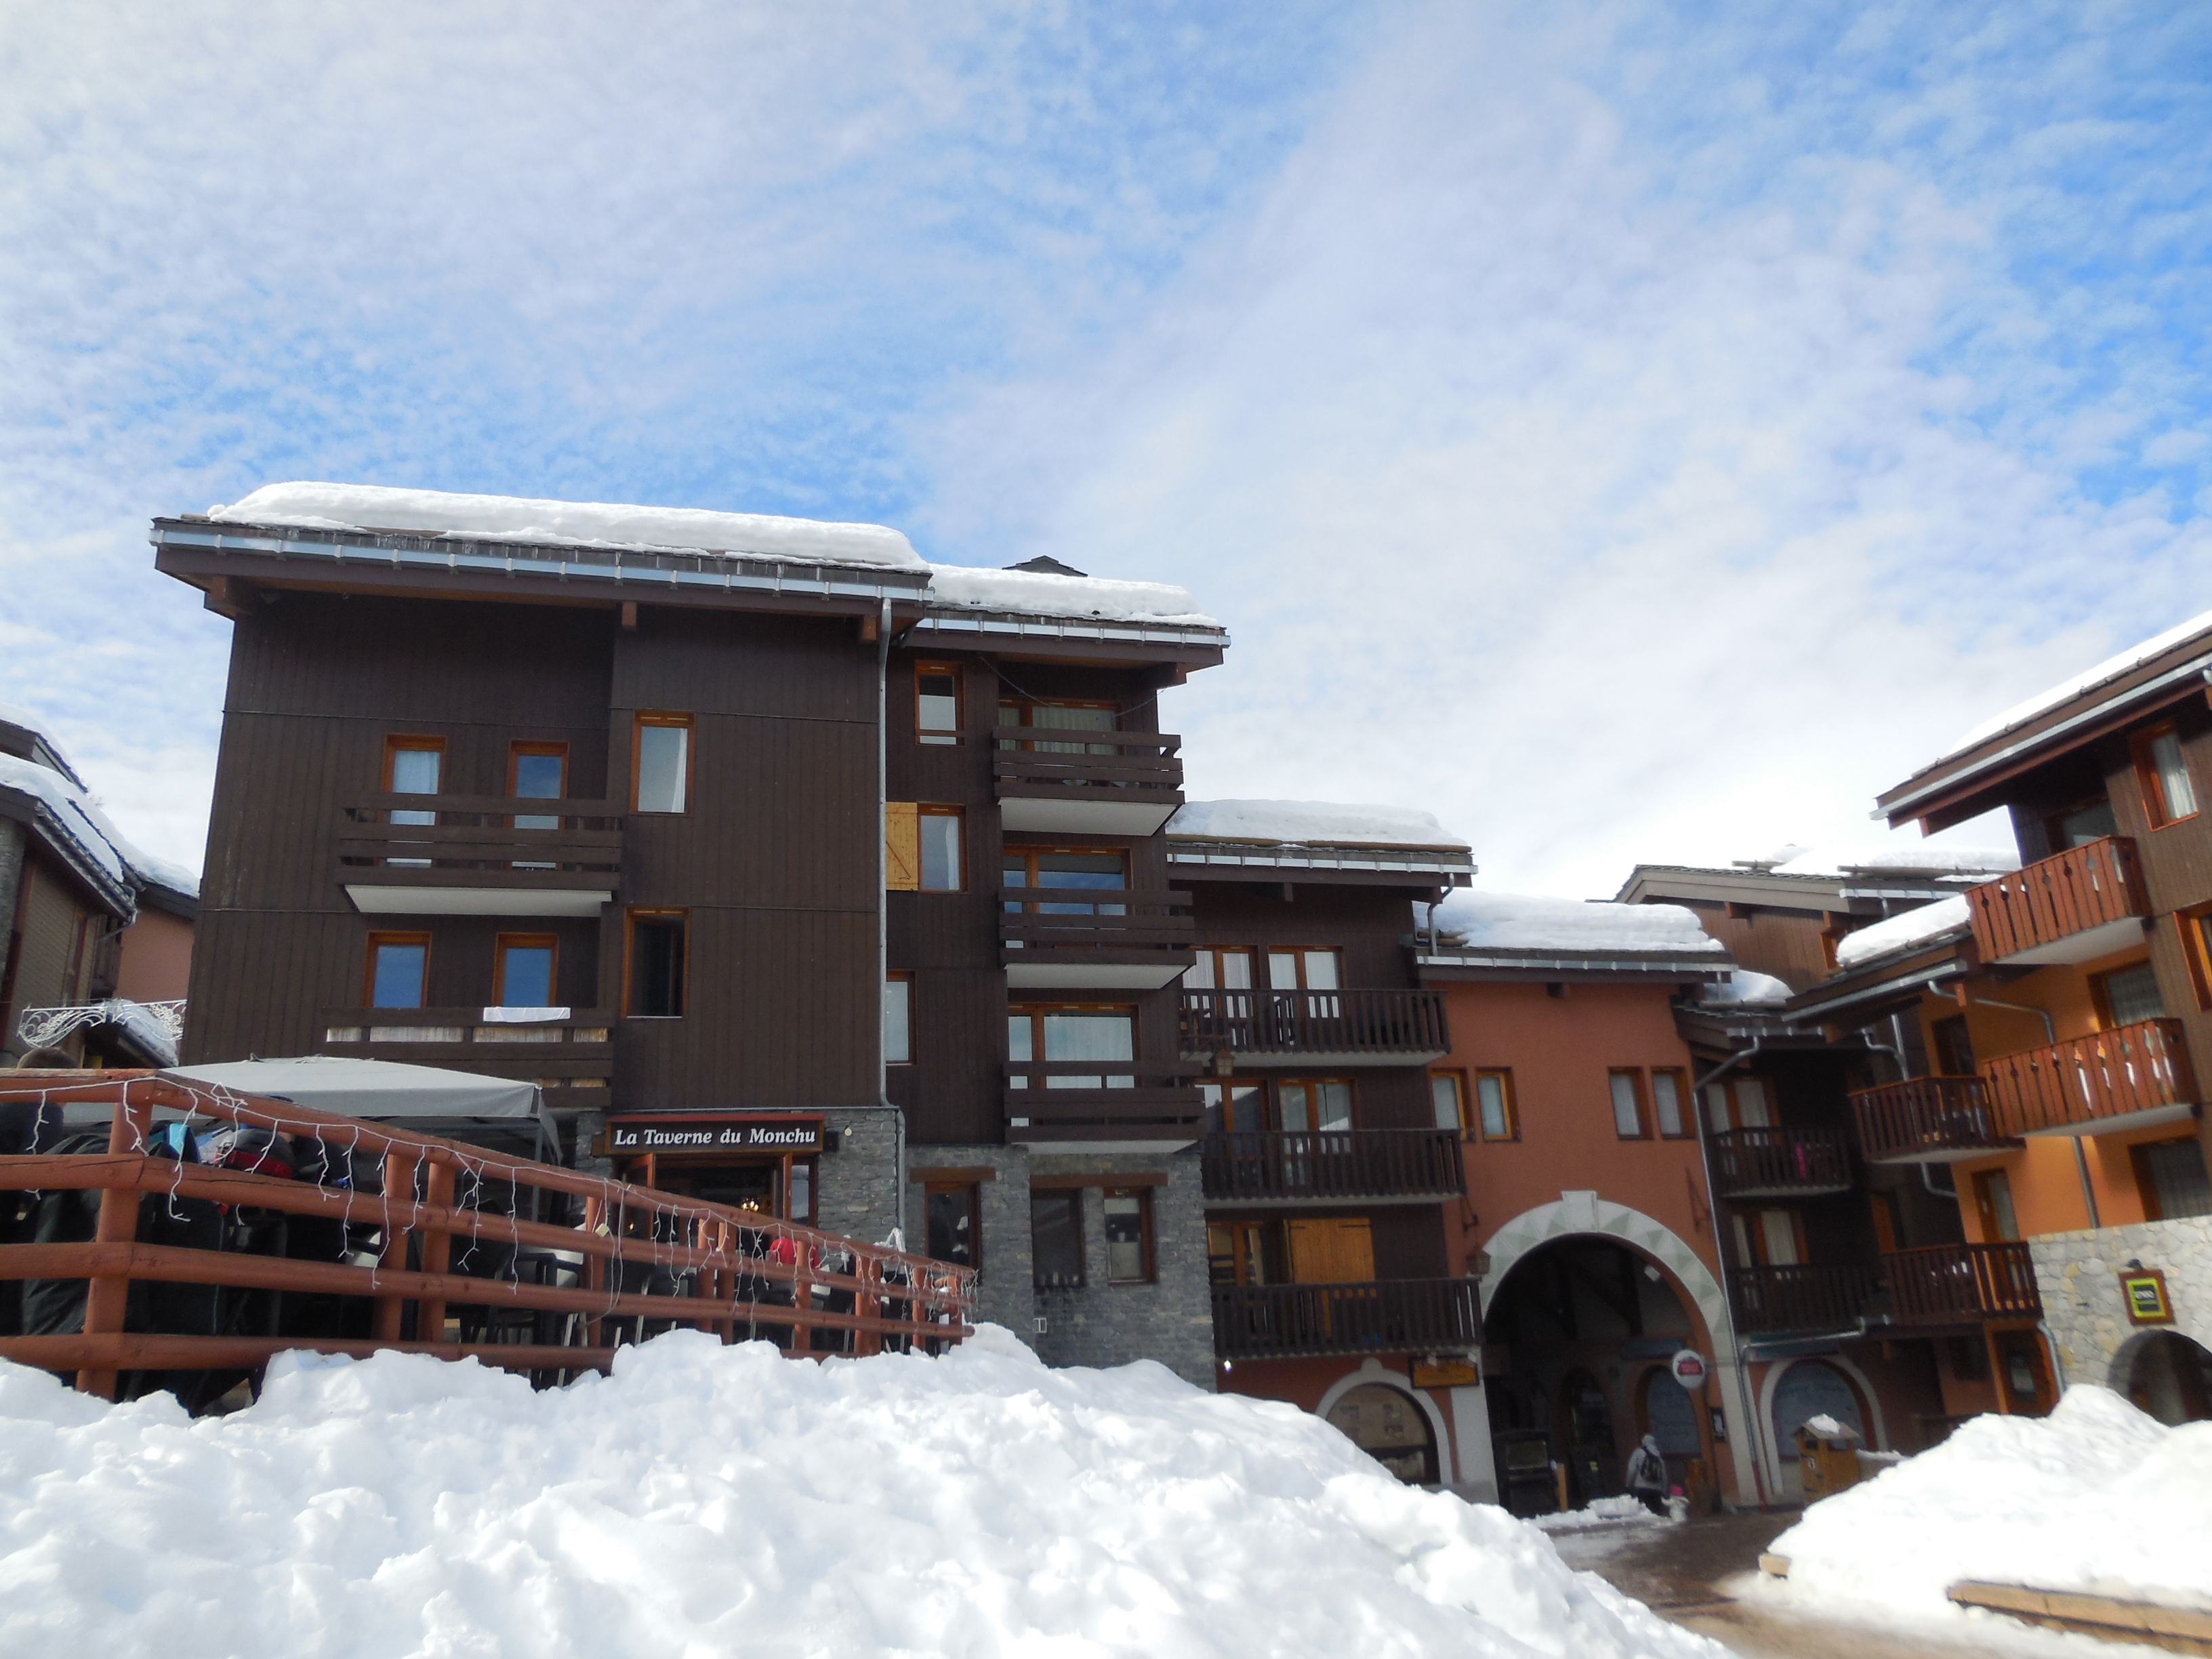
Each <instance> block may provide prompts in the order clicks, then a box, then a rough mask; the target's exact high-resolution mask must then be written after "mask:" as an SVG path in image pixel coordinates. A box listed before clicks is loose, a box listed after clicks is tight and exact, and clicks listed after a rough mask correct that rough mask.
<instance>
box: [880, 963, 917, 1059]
mask: <svg viewBox="0 0 2212 1659" xmlns="http://www.w3.org/2000/svg"><path fill="white" fill-rule="evenodd" d="M894 985H903V986H905V987H906V1058H905V1059H904V1060H893V1059H892V1058H891V1057H890V1055H889V1054H885V1055H884V1065H886V1066H911V1065H913V1064H914V1063H915V1061H914V970H913V969H910V968H892V969H887V970H885V972H884V990H885V991H886V992H888V991H889V990H890V987H892V986H894Z"/></svg>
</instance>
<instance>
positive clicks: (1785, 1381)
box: [1773, 1359, 1875, 1503]
mask: <svg viewBox="0 0 2212 1659" xmlns="http://www.w3.org/2000/svg"><path fill="white" fill-rule="evenodd" d="M1773 1415H1774V1455H1775V1457H1776V1458H1777V1459H1778V1461H1779V1462H1780V1463H1781V1466H1782V1491H1781V1492H1780V1493H1779V1494H1778V1495H1779V1496H1781V1497H1783V1498H1787V1499H1789V1500H1790V1502H1792V1503H1802V1502H1803V1501H1804V1497H1805V1482H1804V1472H1803V1470H1802V1469H1801V1468H1799V1467H1798V1458H1797V1431H1798V1430H1799V1429H1800V1428H1802V1427H1803V1426H1804V1425H1806V1424H1807V1423H1809V1422H1810V1421H1812V1419H1814V1418H1816V1417H1826V1418H1831V1419H1833V1420H1834V1421H1836V1422H1838V1423H1840V1424H1841V1425H1843V1426H1844V1427H1845V1428H1847V1429H1849V1430H1850V1431H1851V1432H1852V1433H1853V1434H1856V1435H1857V1436H1858V1437H1859V1443H1860V1444H1861V1445H1863V1446H1872V1445H1873V1444H1874V1443H1875V1440H1874V1437H1873V1435H1871V1434H1870V1433H1869V1432H1868V1430H1867V1414H1866V1410H1865V1407H1864V1405H1863V1402H1862V1401H1860V1399H1859V1391H1858V1389H1857V1387H1856V1386H1854V1385H1853V1383H1852V1382H1851V1379H1850V1378H1849V1377H1848V1376H1844V1374H1843V1372H1841V1371H1839V1370H1837V1369H1836V1368H1835V1367H1834V1366H1833V1365H1831V1364H1826V1362H1825V1361H1822V1360H1819V1359H1797V1360H1792V1361H1791V1362H1790V1368H1789V1369H1788V1370H1785V1371H1784V1372H1783V1373H1782V1376H1781V1380H1780V1381H1779V1382H1778V1383H1776V1384H1775V1385H1774V1411H1773Z"/></svg>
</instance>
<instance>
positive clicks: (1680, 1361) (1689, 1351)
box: [1667, 1348, 1706, 1389]
mask: <svg viewBox="0 0 2212 1659" xmlns="http://www.w3.org/2000/svg"><path fill="white" fill-rule="evenodd" d="M1667 1369H1668V1370H1671V1371H1672V1372H1674V1380H1675V1381H1676V1382H1677V1383H1680V1384H1681V1385H1682V1386H1683V1387H1684V1388H1686V1389H1702V1388H1703V1387H1705V1370H1706V1366H1705V1355H1703V1354H1701V1353H1699V1352H1698V1351H1697V1350H1696V1349H1695V1348H1677V1349H1676V1350H1675V1351H1674V1358H1672V1359H1670V1360H1668V1362H1667Z"/></svg>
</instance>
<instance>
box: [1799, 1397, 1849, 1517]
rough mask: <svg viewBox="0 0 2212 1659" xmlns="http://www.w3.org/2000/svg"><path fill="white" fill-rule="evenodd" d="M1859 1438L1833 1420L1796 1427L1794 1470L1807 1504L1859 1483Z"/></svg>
mask: <svg viewBox="0 0 2212 1659" xmlns="http://www.w3.org/2000/svg"><path fill="white" fill-rule="evenodd" d="M1858 1438H1859V1437H1858V1434H1857V1431H1856V1430H1853V1429H1851V1428H1850V1427H1848V1426H1846V1425H1844V1424H1841V1423H1838V1422H1837V1421H1836V1419H1834V1418H1832V1417H1815V1418H1814V1419H1811V1420H1810V1421H1808V1422H1806V1423H1802V1424H1801V1425H1798V1429H1797V1435H1796V1439H1797V1468H1798V1472H1799V1474H1801V1476H1802V1478H1803V1480H1804V1483H1805V1501H1806V1502H1807V1503H1808V1504H1817V1503H1819V1502H1820V1500H1821V1499H1822V1498H1832V1497H1834V1496H1835V1495H1836V1494H1837V1493H1838V1492H1841V1491H1843V1490H1844V1488H1845V1487H1847V1486H1857V1484H1858V1480H1859V1451H1858Z"/></svg>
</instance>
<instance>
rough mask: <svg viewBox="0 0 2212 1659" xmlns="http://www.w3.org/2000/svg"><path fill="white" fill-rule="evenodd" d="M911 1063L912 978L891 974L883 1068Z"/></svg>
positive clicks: (886, 988)
mask: <svg viewBox="0 0 2212 1659" xmlns="http://www.w3.org/2000/svg"><path fill="white" fill-rule="evenodd" d="M913 1063H914V975H912V974H893V975H890V977H889V978H887V979H885V980H884V1065H886V1066H910V1065H912V1064H913ZM947 1259H948V1260H949V1259H950V1258H947Z"/></svg>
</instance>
